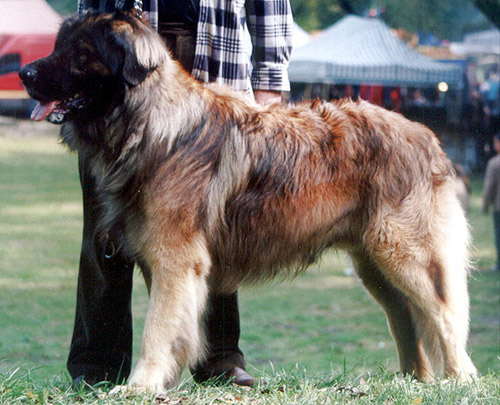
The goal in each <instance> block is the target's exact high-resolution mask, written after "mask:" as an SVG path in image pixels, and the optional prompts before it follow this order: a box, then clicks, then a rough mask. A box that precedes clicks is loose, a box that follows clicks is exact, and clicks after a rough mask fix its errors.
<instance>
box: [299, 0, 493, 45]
mask: <svg viewBox="0 0 500 405" xmlns="http://www.w3.org/2000/svg"><path fill="white" fill-rule="evenodd" d="M473 1H474V2H475V3H481V4H482V8H481V10H487V11H489V12H490V15H492V16H491V17H490V19H492V20H494V19H495V18H496V21H498V15H499V13H500V7H499V6H498V2H499V0H412V1H407V0H291V5H292V9H293V12H294V17H295V19H296V21H297V22H298V23H299V25H301V26H302V27H303V28H304V29H305V30H306V31H311V30H317V29H324V28H326V27H328V26H330V25H332V24H333V23H335V22H336V21H337V20H338V19H339V18H341V17H343V16H344V15H346V14H350V13H351V14H357V15H361V16H365V15H368V11H369V10H370V9H371V8H376V9H378V10H381V11H382V14H381V18H382V19H383V20H384V21H386V22H387V23H388V25H389V26H391V27H394V28H404V29H406V30H408V31H411V32H415V33H433V34H434V35H435V36H437V37H438V38H440V39H449V40H454V41H459V40H461V39H462V37H463V34H464V32H466V31H468V30H470V29H476V30H477V29H483V28H485V26H486V24H487V20H486V19H485V18H484V17H483V16H482V15H481V13H480V12H479V11H478V10H477V8H476V7H475V6H474V4H473ZM493 3H495V4H496V6H492V4H493ZM487 4H489V5H490V8H488V7H487V6H486V5H487ZM484 12H485V13H486V11H484ZM495 13H496V14H495Z"/></svg>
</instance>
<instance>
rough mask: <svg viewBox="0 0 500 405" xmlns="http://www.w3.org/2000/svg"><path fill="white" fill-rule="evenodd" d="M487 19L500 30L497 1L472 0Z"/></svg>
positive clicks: (499, 11)
mask: <svg viewBox="0 0 500 405" xmlns="http://www.w3.org/2000/svg"><path fill="white" fill-rule="evenodd" d="M472 1H473V2H474V4H475V5H476V7H477V8H478V9H479V10H481V12H482V13H483V14H484V15H485V16H486V17H488V19H489V20H490V21H491V22H492V23H493V24H495V25H496V27H497V28H500V2H499V1H498V0H472Z"/></svg>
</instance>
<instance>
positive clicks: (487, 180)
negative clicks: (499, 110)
mask: <svg viewBox="0 0 500 405" xmlns="http://www.w3.org/2000/svg"><path fill="white" fill-rule="evenodd" d="M493 148H494V149H495V152H496V153H497V155H496V156H494V157H492V158H491V159H490V160H489V161H488V165H487V166H486V175H485V177H484V191H483V212H484V213H485V214H487V213H488V208H489V206H490V205H492V206H493V228H494V232H495V246H496V249H497V262H496V265H495V267H494V270H497V271H500V132H498V133H496V134H495V136H494V137H493Z"/></svg>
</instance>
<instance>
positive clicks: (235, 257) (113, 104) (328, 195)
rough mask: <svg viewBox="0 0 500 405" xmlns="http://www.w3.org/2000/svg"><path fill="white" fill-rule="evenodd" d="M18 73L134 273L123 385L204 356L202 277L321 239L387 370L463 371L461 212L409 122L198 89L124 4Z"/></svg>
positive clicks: (430, 150)
mask: <svg viewBox="0 0 500 405" xmlns="http://www.w3.org/2000/svg"><path fill="white" fill-rule="evenodd" d="M20 76H21V78H22V79H23V81H24V84H25V86H26V88H27V90H28V92H29V94H30V95H31V96H32V97H33V98H34V99H36V100H38V101H39V103H38V105H37V107H36V108H35V110H34V112H33V118H34V119H37V120H41V119H44V118H46V117H48V119H49V120H52V121H58V122H63V121H64V125H63V127H62V131H61V134H62V138H63V141H64V142H65V143H66V144H67V145H69V147H70V148H71V149H73V150H78V152H79V153H81V154H83V155H84V156H86V158H87V159H89V160H90V162H91V164H92V170H93V175H94V176H95V177H96V179H97V180H98V193H99V196H100V201H101V203H102V204H103V206H104V208H105V212H106V214H105V216H104V217H103V218H102V221H101V228H102V233H103V234H111V235H114V237H120V238H121V244H122V246H123V249H126V251H127V252H128V254H129V255H130V256H131V258H133V259H135V260H136V261H137V262H138V263H139V264H140V265H141V267H142V270H143V272H144V273H145V279H146V282H147V284H148V288H149V291H150V299H149V308H148V311H147V316H146V322H145V327H144V334H143V339H142V348H141V352H140V358H139V360H138V363H137V365H136V367H135V369H134V371H133V372H132V374H131V377H130V379H129V383H128V384H129V385H130V386H134V387H142V388H146V389H149V390H152V391H155V392H162V391H163V390H164V389H166V388H169V387H173V386H174V385H175V384H176V381H177V378H178V376H179V373H180V371H181V369H182V368H183V367H184V366H185V365H193V364H195V363H197V362H198V361H200V359H202V358H203V355H204V351H205V339H204V331H203V324H204V311H205V308H206V301H207V294H208V292H209V291H210V292H211V293H224V294H227V293H231V292H233V291H235V290H236V289H237V288H238V287H239V286H240V285H241V284H242V283H248V282H258V281H266V280H270V279H274V278H275V277H277V276H280V275H282V276H283V275H284V276H294V275H296V274H298V272H300V271H301V270H303V269H305V268H306V267H307V266H308V265H309V264H311V263H312V262H314V261H315V260H316V259H317V258H318V257H319V255H320V254H321V253H322V252H323V251H325V250H326V249H328V248H340V249H343V250H345V251H346V252H347V253H348V254H349V256H350V257H351V259H352V261H353V263H354V266H355V268H356V271H357V274H358V275H359V277H360V279H361V281H362V282H363V284H364V285H365V287H366V289H367V290H368V291H369V292H370V293H371V294H372V295H373V297H374V298H375V300H376V301H377V302H378V303H379V304H380V305H381V306H382V308H383V309H384V310H385V312H386V315H387V319H388V323H389V326H390V330H391V332H392V334H393V336H394V339H395V341H396V344H397V350H398V355H399V362H400V366H401V371H402V372H403V373H409V374H412V375H414V376H416V377H417V378H418V379H421V380H429V379H432V378H433V376H440V375H444V376H451V377H457V378H459V379H462V380H468V379H469V378H470V377H471V376H473V375H474V374H475V373H476V370H475V367H474V365H473V363H472V361H471V359H470V358H469V355H468V354H467V351H466V342H467V335H468V326H469V298H468V292H467V274H468V244H469V232H468V225H467V223H466V220H465V217H464V213H463V211H462V209H461V207H460V205H459V202H458V200H457V196H456V193H455V191H454V172H453V168H452V165H451V163H450V161H449V160H448V158H447V157H446V156H445V154H444V153H443V151H442V149H441V147H440V145H439V142H438V139H437V138H436V136H435V135H434V134H433V133H432V132H431V131H430V130H429V129H428V128H426V127H425V126H423V125H420V124H417V123H414V122H410V121H409V120H407V119H405V118H404V117H403V116H401V115H399V114H397V113H394V112H390V111H387V110H385V109H383V108H380V107H377V106H374V105H371V104H369V103H367V102H364V101H351V100H343V101H338V102H323V101H314V102H305V103H303V104H298V105H296V106H282V105H274V106H269V107H264V106H259V105H256V104H253V103H249V102H247V101H245V100H244V98H243V97H241V96H240V95H239V94H237V93H234V92H232V91H230V90H228V89H224V88H221V87H217V86H203V85H202V84H200V83H198V82H197V81H196V80H194V79H193V78H191V77H190V76H189V74H188V73H186V72H185V71H184V70H183V69H182V67H181V66H180V64H179V63H178V62H176V61H174V60H173V58H172V57H171V55H170V53H169V51H168V50H167V49H166V47H165V45H164V43H163V41H162V38H161V37H160V36H159V35H158V34H157V33H156V32H155V31H154V30H153V29H152V28H151V27H150V26H149V25H148V24H147V23H146V22H144V21H143V20H142V19H139V18H136V17H135V16H133V15H132V14H128V13H115V14H100V15H98V14H92V13H90V14H85V15H83V16H73V17H70V18H68V19H67V20H66V21H65V22H64V23H63V24H62V26H61V29H60V32H59V35H58V37H57V41H56V44H55V50H54V52H53V53H52V54H51V55H49V56H48V57H46V58H43V59H39V60H37V61H35V62H33V63H32V64H29V65H27V66H26V67H24V68H23V69H22V71H21V72H20Z"/></svg>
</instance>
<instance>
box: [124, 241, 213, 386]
mask: <svg viewBox="0 0 500 405" xmlns="http://www.w3.org/2000/svg"><path fill="white" fill-rule="evenodd" d="M175 242H178V241H175ZM156 244H157V245H156V248H154V247H153V248H151V249H150V250H149V252H148V253H149V254H148V256H149V257H148V258H147V261H148V266H149V268H150V269H151V291H150V299H149V308H148V312H147V316H146V323H145V326H144V334H143V339H142V346H141V354H140V357H139V360H138V363H137V365H136V367H135V369H134V371H133V372H132V375H131V377H130V380H129V386H131V387H133V388H138V389H145V390H148V391H152V392H155V393H163V392H164V391H165V389H168V388H172V387H173V386H174V385H175V384H176V383H177V379H178V377H179V374H180V372H181V371H182V368H183V367H184V366H185V365H194V364H195V363H196V362H197V361H198V360H199V359H200V358H201V356H202V355H203V353H204V348H205V339H204V334H203V330H202V329H203V328H201V327H200V324H201V318H202V315H203V311H204V308H205V303H206V298H207V283H206V277H207V273H208V270H209V266H210V261H209V255H208V253H207V250H206V247H205V244H204V243H203V238H202V237H201V236H200V237H195V238H193V239H192V240H191V242H190V243H189V244H184V245H182V246H179V244H178V243H172V241H171V240H170V241H169V243H165V244H162V245H161V246H159V245H158V241H156ZM172 246H175V248H173V247H172Z"/></svg>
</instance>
